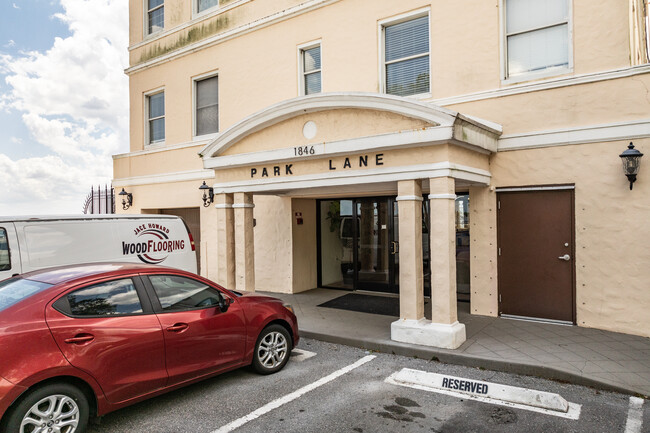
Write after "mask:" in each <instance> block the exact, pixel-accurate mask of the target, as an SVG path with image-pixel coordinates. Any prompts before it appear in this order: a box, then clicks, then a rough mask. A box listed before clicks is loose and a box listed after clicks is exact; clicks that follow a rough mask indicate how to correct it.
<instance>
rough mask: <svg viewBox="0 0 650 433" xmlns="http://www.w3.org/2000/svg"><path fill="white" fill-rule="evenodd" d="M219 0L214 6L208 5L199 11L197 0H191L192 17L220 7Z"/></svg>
mask: <svg viewBox="0 0 650 433" xmlns="http://www.w3.org/2000/svg"><path fill="white" fill-rule="evenodd" d="M221 1H222V0H218V2H217V4H216V5H215V6H212V7H209V8H207V9H206V10H203V11H200V12H199V0H192V18H196V17H200V16H203V15H206V14H209V13H210V12H213V11H215V10H217V9H219V8H220V7H221Z"/></svg>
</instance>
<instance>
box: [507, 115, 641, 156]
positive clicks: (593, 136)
mask: <svg viewBox="0 0 650 433" xmlns="http://www.w3.org/2000/svg"><path fill="white" fill-rule="evenodd" d="M648 137H650V119H642V120H632V121H627V122H617V123H607V124H602V125H589V126H577V127H573V128H565V129H555V130H549V131H535V132H527V133H522V134H510V135H502V136H501V137H500V138H499V140H498V151H499V152H503V151H508V150H522V149H535V148H541V147H551V146H567V145H571V144H585V143H602V142H607V141H622V140H634V139H638V138H648Z"/></svg>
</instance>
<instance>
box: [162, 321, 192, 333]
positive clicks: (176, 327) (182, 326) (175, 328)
mask: <svg viewBox="0 0 650 433" xmlns="http://www.w3.org/2000/svg"><path fill="white" fill-rule="evenodd" d="M187 328H189V325H188V324H187V323H176V324H174V325H172V326H170V327H169V328H167V330H168V331H169V332H183V331H185V330H186V329H187Z"/></svg>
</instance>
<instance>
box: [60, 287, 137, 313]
mask: <svg viewBox="0 0 650 433" xmlns="http://www.w3.org/2000/svg"><path fill="white" fill-rule="evenodd" d="M66 298H67V300H68V303H69V304H70V310H69V311H70V314H72V315H73V316H117V315H125V314H138V313H142V304H141V303H140V297H139V296H138V292H137V291H136V289H135V286H134V285H133V280H131V279H130V278H124V279H121V280H114V281H107V282H104V283H99V284H94V285H92V286H88V287H84V288H83V289H79V290H75V291H74V292H72V293H70V294H68V295H67V296H66Z"/></svg>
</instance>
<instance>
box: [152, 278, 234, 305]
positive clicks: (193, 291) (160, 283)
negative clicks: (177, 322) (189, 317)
mask: <svg viewBox="0 0 650 433" xmlns="http://www.w3.org/2000/svg"><path fill="white" fill-rule="evenodd" d="M149 281H151V285H152V286H153V290H154V292H156V296H158V300H159V301H160V306H161V307H162V309H163V310H164V311H184V310H196V309H199V308H207V307H212V306H217V305H219V304H220V303H221V302H222V301H223V297H222V295H221V293H220V292H219V291H218V290H216V289H213V288H212V287H210V286H208V285H206V284H203V283H201V282H199V281H196V280H192V279H190V278H185V277H178V276H174V275H153V276H150V277H149Z"/></svg>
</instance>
